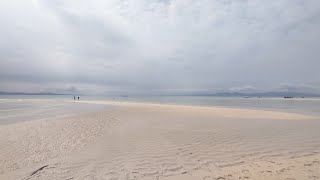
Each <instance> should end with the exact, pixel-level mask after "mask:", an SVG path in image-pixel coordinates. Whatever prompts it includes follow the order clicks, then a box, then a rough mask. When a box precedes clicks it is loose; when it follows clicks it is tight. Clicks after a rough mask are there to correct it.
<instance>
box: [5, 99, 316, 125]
mask: <svg viewBox="0 0 320 180" xmlns="http://www.w3.org/2000/svg"><path fill="white" fill-rule="evenodd" d="M80 100H101V101H103V100H112V101H119V102H126V101H129V102H149V103H163V104H181V105H192V106H218V107H233V108H243V109H260V110H272V111H282V112H294V113H300V114H306V115H313V116H320V99H302V98H300V99H283V98H241V97H198V96H196V97H195V96H140V97H138V96H137V97H113V96H81V97H80ZM70 101H73V96H66V95H63V96H58V95H54V96H43V95H34V96H19V95H17V96H0V124H8V123H15V122H20V121H29V120H39V119H57V118H63V117H66V116H72V115H75V114H79V113H84V112H95V111H101V110H110V109H112V107H111V106H106V105H95V104H84V103H73V102H70Z"/></svg>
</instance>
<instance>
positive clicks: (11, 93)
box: [0, 92, 71, 95]
mask: <svg viewBox="0 0 320 180" xmlns="http://www.w3.org/2000/svg"><path fill="white" fill-rule="evenodd" d="M0 95H71V94H62V93H52V92H38V93H27V92H0Z"/></svg>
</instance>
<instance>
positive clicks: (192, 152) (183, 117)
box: [0, 106, 320, 179]
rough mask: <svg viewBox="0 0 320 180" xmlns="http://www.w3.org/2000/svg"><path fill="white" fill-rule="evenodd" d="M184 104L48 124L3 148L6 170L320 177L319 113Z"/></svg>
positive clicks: (50, 175) (47, 175) (27, 175)
mask: <svg viewBox="0 0 320 180" xmlns="http://www.w3.org/2000/svg"><path fill="white" fill-rule="evenodd" d="M181 109H183V108H182V107H181V108H180V109H179V107H170V106H168V107H164V108H157V107H155V108H148V107H146V106H143V107H132V106H123V107H118V108H115V109H114V110H112V111H109V112H100V113H91V114H86V115H81V116H73V117H69V118H67V119H64V120H63V121H54V122H50V123H52V124H50V123H49V122H48V123H45V124H42V126H41V128H40V127H39V128H38V129H34V130H33V131H26V134H23V137H24V138H18V139H15V140H12V142H15V143H16V144H13V145H12V144H6V146H7V151H4V150H3V149H6V148H2V149H1V150H0V152H2V153H3V152H6V155H7V159H13V160H12V163H11V164H10V163H8V164H6V165H3V164H2V166H0V167H1V169H2V170H4V171H2V172H1V173H5V172H7V171H9V172H10V171H11V172H15V171H17V173H16V174H15V173H13V174H14V175H17V177H18V178H21V179H164V178H168V179H170V178H173V179H187V178H191V179H195V178H200V179H242V178H243V179H249V178H253V179H257V177H258V178H260V177H273V176H274V177H281V178H283V179H286V178H287V179H290V178H292V179H295V178H297V179H299V176H303V175H305V176H306V177H304V176H303V177H302V178H310V179H312V178H313V179H316V178H319V177H320V176H319V172H320V171H318V170H319V168H320V164H319V153H320V134H319V127H320V122H319V119H317V118H316V119H312V120H309V119H308V120H290V119H285V120H283V119H282V120H279V119H276V118H270V119H269V118H265V119H264V118H250V117H248V118H245V117H242V116H241V117H240V118H235V117H234V116H226V117H224V116H220V115H217V114H212V113H207V112H204V111H202V110H199V111H198V110H194V109H188V108H186V109H183V110H181ZM227 112H228V111H227ZM257 112H259V111H257ZM11 126H12V125H11ZM38 126H39V123H35V124H33V125H30V127H29V128H30V129H31V128H33V127H38ZM19 128H21V127H20V126H19V127H18V125H17V127H15V128H13V130H14V131H15V132H16V130H17V129H19ZM27 128H28V127H27ZM61 128H62V129H61ZM9 129H10V128H9ZM48 129H50V131H49V132H42V131H46V130H48ZM58 129H60V130H58ZM12 137H14V135H12ZM26 137H28V138H26ZM21 139H24V140H27V139H28V141H30V142H20V141H21ZM20 143H21V144H25V145H26V146H25V147H24V148H25V149H24V150H21V151H22V152H10V150H12V149H22V147H21V146H20V145H21V144H20ZM39 144H40V146H39ZM12 146H13V147H14V148H12ZM15 146H17V147H15ZM39 147H41V148H39ZM26 151H27V152H26ZM2 155H4V154H2ZM10 155H11V156H12V157H11V158H8V156H9V157H10ZM19 155H21V157H19ZM14 156H17V157H16V159H15V158H14ZM18 160H21V161H22V162H20V163H21V164H19V163H17V162H16V161H18ZM12 167H14V168H12ZM24 167H30V168H24ZM20 170H21V171H20ZM297 170H298V171H301V173H299V174H295V173H293V172H297ZM9 174H10V173H9ZM0 177H1V175H0ZM8 177H10V176H8ZM11 177H12V176H11ZM300 179H301V178H300Z"/></svg>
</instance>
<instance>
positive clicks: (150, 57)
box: [0, 0, 320, 94]
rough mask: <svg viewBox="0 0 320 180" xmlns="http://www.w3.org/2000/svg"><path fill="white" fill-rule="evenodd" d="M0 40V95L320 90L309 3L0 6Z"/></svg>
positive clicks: (317, 24) (315, 24)
mask: <svg viewBox="0 0 320 180" xmlns="http://www.w3.org/2000/svg"><path fill="white" fill-rule="evenodd" d="M0 37H1V42H0V83H1V84H0V90H11V91H23V90H29V91H32V90H33V91H37V90H39V89H42V90H43V89H57V90H59V89H68V88H69V87H76V88H77V90H78V91H81V90H82V91H86V92H88V93H90V92H94V93H96V92H107V93H108V92H121V93H124V92H126V93H142V94H144V93H147V92H150V91H152V92H153V93H161V92H165V93H170V92H174V93H177V92H186V91H188V92H193V91H194V92H196V91H197V92H209V91H219V90H230V91H241V92H242V91H250V92H251V91H266V90H276V89H283V88H284V87H285V86H284V85H287V87H289V85H290V90H297V91H298V90H299V91H308V92H311V91H312V92H320V87H319V83H320V79H319V77H320V71H318V67H320V66H319V65H320V62H319V60H318V59H319V57H320V51H319V48H318V44H319V42H320V2H319V1H317V0H309V1H304V0H280V1H279V0H277V1H276V0H272V1H263V0H253V1H236V0H228V1H220V0H212V1H207V0H199V1H191V0H170V1H169V0H165V1H160V0H159V1H148V0H135V1H127V0H110V1H100V0H94V1H90V2H87V1H61V0H54V1H49V0H33V1H29V2H20V1H16V0H13V1H9V0H4V1H2V2H1V3H0ZM26 87H28V88H26ZM293 87H296V88H293Z"/></svg>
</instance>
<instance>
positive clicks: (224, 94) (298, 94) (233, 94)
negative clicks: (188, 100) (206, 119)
mask: <svg viewBox="0 0 320 180" xmlns="http://www.w3.org/2000/svg"><path fill="white" fill-rule="evenodd" d="M192 95H193V96H217V97H320V94H311V93H301V92H264V93H241V92H218V93H198V94H197V93H195V94H192Z"/></svg>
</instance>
